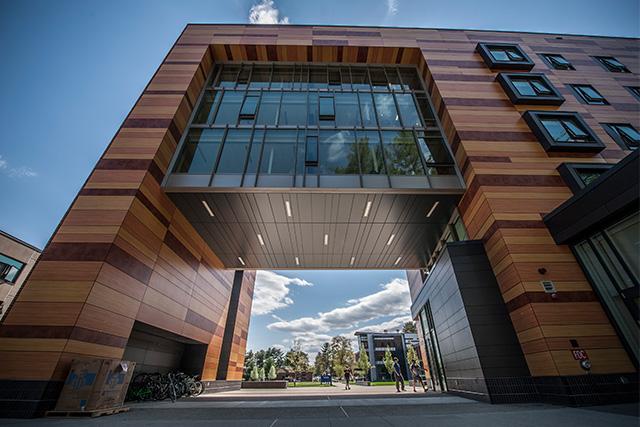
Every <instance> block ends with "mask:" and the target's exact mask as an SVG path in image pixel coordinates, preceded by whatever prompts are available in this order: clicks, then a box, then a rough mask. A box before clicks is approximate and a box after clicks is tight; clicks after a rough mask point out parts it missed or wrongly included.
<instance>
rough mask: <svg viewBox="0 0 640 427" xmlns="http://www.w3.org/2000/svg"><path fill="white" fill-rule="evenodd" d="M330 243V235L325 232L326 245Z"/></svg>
mask: <svg viewBox="0 0 640 427" xmlns="http://www.w3.org/2000/svg"><path fill="white" fill-rule="evenodd" d="M328 244H329V235H328V234H325V235H324V245H325V246H327V245H328Z"/></svg>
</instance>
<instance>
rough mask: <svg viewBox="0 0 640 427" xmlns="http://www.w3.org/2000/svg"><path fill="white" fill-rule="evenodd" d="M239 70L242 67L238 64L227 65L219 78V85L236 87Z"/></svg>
mask: <svg viewBox="0 0 640 427" xmlns="http://www.w3.org/2000/svg"><path fill="white" fill-rule="evenodd" d="M239 71H240V67H239V66H237V65H225V66H224V67H223V68H222V72H221V73H220V77H219V78H218V84H217V86H219V87H227V88H232V87H235V85H236V78H237V77H238V72H239Z"/></svg>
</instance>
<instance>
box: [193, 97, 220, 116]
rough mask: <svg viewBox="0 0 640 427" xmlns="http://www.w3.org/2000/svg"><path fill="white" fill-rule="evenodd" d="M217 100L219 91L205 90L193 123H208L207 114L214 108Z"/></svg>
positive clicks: (218, 100)
mask: <svg viewBox="0 0 640 427" xmlns="http://www.w3.org/2000/svg"><path fill="white" fill-rule="evenodd" d="M218 102H220V92H213V91H210V90H207V91H205V92H204V96H203V97H202V103H201V104H200V108H199V109H198V112H197V113H196V116H195V117H194V118H193V123H194V124H197V125H200V124H207V123H209V114H211V113H212V112H213V111H214V110H215V109H216V105H217V104H218Z"/></svg>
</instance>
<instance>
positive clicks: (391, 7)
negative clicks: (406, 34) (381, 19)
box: [387, 0, 398, 16]
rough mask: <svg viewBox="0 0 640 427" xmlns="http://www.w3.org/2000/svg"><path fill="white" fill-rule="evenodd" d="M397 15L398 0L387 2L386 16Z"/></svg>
mask: <svg viewBox="0 0 640 427" xmlns="http://www.w3.org/2000/svg"><path fill="white" fill-rule="evenodd" d="M396 13H398V0H387V16H394V15H395V14H396Z"/></svg>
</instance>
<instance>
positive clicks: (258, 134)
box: [247, 130, 264, 174]
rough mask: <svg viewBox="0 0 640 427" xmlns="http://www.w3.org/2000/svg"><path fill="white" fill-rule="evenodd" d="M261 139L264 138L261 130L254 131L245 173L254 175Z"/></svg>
mask: <svg viewBox="0 0 640 427" xmlns="http://www.w3.org/2000/svg"><path fill="white" fill-rule="evenodd" d="M262 138H264V131H263V130H256V131H255V132H254V133H253V140H252V141H251V152H250V153H249V161H248V162H247V173H248V174H249V173H256V172H257V171H258V164H259V163H260V151H261V150H262Z"/></svg>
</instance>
